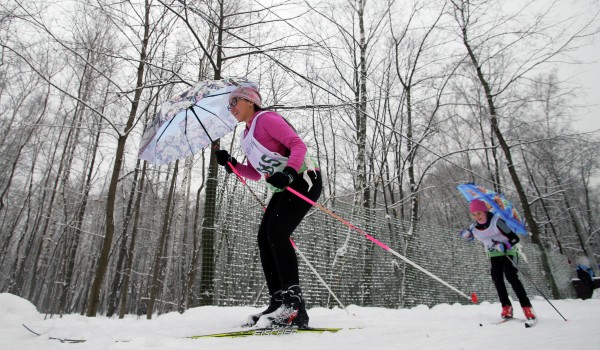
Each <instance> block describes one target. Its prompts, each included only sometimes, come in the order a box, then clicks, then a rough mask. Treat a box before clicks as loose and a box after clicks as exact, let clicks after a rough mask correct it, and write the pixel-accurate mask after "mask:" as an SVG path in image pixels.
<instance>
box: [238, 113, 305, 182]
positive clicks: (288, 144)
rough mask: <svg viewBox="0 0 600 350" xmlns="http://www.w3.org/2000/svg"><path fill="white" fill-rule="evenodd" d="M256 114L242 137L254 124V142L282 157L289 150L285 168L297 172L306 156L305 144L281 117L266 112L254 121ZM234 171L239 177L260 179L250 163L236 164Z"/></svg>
mask: <svg viewBox="0 0 600 350" xmlns="http://www.w3.org/2000/svg"><path fill="white" fill-rule="evenodd" d="M258 113H260V111H259V112H256V113H255V114H254V116H253V117H252V120H251V121H250V123H249V124H247V126H246V130H244V136H246V135H248V131H249V130H250V126H251V125H252V123H254V122H256V123H257V124H256V126H255V127H254V138H255V139H256V141H258V142H259V143H260V144H261V145H263V146H264V147H265V148H267V149H268V150H269V151H271V152H277V153H279V154H281V155H284V156H286V155H287V154H286V153H287V150H289V155H287V157H288V158H289V160H288V163H287V166H289V167H291V168H293V169H294V170H296V171H299V170H300V168H301V167H302V163H303V162H304V157H305V156H306V144H304V142H303V141H302V139H301V138H300V136H298V134H297V133H296V132H295V131H294V129H292V127H291V126H290V125H289V124H288V123H287V122H286V121H285V120H284V119H283V117H282V116H280V115H279V114H277V113H276V112H272V111H267V112H265V113H263V114H262V115H261V116H260V118H258V119H256V115H257V114H258ZM235 169H236V170H237V171H238V172H239V173H240V175H242V176H243V177H246V178H249V179H251V180H259V179H260V178H261V174H260V173H259V172H258V171H256V169H254V167H253V166H252V164H251V163H250V161H248V165H245V164H241V163H237V165H236V166H235Z"/></svg>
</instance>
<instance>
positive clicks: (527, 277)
mask: <svg viewBox="0 0 600 350" xmlns="http://www.w3.org/2000/svg"><path fill="white" fill-rule="evenodd" d="M506 257H507V258H508V260H510V262H511V263H512V265H513V266H514V267H515V269H517V271H519V272H521V273H522V274H523V276H525V278H526V279H527V280H528V281H529V283H531V285H532V286H533V287H534V288H535V289H536V290H537V291H538V292H539V293H540V294H541V295H542V297H543V298H544V299H546V301H547V302H548V304H550V306H552V308H553V309H554V310H555V311H556V312H557V313H558V314H559V315H560V317H562V319H563V320H565V322H566V321H567V319H566V318H565V316H563V315H562V314H561V313H560V311H558V309H557V308H556V307H555V306H554V305H553V304H552V303H551V302H550V300H548V298H546V296H545V295H544V292H542V291H541V290H540V289H539V288H538V287H537V286H536V285H535V283H533V280H532V279H531V277H529V275H528V274H527V273H525V272H524V271H523V270H521V269H520V268H519V267H518V266H517V264H515V262H514V261H513V259H511V258H510V257H508V256H506Z"/></svg>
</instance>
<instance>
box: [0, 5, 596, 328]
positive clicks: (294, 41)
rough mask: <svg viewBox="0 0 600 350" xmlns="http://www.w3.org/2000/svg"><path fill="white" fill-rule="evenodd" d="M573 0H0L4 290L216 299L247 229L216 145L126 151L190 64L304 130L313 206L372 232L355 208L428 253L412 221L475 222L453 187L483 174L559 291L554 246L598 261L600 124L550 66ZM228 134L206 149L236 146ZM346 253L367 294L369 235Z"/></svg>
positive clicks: (408, 246)
mask: <svg viewBox="0 0 600 350" xmlns="http://www.w3.org/2000/svg"><path fill="white" fill-rule="evenodd" d="M568 7H569V3H568V1H556V2H551V3H548V2H545V1H531V2H528V3H527V4H520V3H518V2H516V1H515V2H514V3H513V2H504V1H502V2H500V1H489V0H477V1H468V0H462V1H460V0H448V1H431V2H429V1H418V0H412V1H371V2H367V1H366V0H345V1H342V0H339V1H335V0H332V1H307V2H302V3H296V2H293V1H278V2H275V3H271V2H269V3H266V2H264V3H263V2H259V1H229V0H221V1H193V2H187V1H172V0H170V1H162V0H159V1H156V0H152V1H151V0H145V1H129V2H123V3H114V2H106V1H103V0H96V1H92V2H88V1H71V2H53V1H30V2H22V1H11V2H8V3H3V4H0V19H1V20H0V49H1V52H2V54H1V56H0V125H1V126H2V127H1V128H0V160H1V164H2V166H1V167H0V244H1V245H0V272H1V273H0V276H1V277H0V291H2V292H10V293H14V294H16V295H20V296H23V297H26V298H27V299H29V300H30V301H32V302H33V303H34V304H35V305H37V306H38V307H39V308H40V310H43V311H46V312H49V313H56V314H62V313H73V312H77V313H84V314H87V315H88V316H94V315H96V314H97V313H102V314H107V315H109V316H110V315H113V314H117V313H118V314H119V315H120V316H121V317H123V315H124V314H126V313H131V312H137V313H140V314H141V313H145V314H147V315H148V317H152V311H159V312H160V311H164V310H169V309H175V310H179V311H180V312H183V311H184V310H185V309H187V308H189V307H191V306H196V305H211V304H214V303H215V302H216V300H217V297H218V296H217V295H215V286H214V285H213V283H214V282H215V278H216V277H215V276H216V275H215V271H216V270H217V269H219V268H222V267H223V266H224V265H223V264H216V263H215V262H216V260H217V254H219V251H220V248H221V247H222V245H223V244H225V243H224V242H225V240H228V239H237V240H241V241H243V240H246V241H253V239H254V237H252V238H251V239H248V236H244V235H236V236H229V235H227V232H229V231H228V230H235V227H232V226H233V225H235V223H234V222H227V221H226V220H223V219H222V218H221V214H222V213H221V212H220V210H224V208H227V210H231V209H230V208H231V205H227V204H228V202H231V201H234V197H235V191H239V192H242V191H244V188H242V187H240V186H238V187H236V184H235V182H234V183H230V187H231V186H233V187H232V188H228V190H227V191H224V190H223V188H222V187H220V185H222V182H223V180H224V177H225V175H224V173H219V172H218V169H217V165H216V161H215V159H214V154H213V153H212V152H211V150H210V149H206V150H205V151H204V152H203V153H201V154H198V155H196V156H194V157H190V158H188V159H182V160H179V161H178V162H176V163H173V164H170V165H165V166H161V167H156V166H153V165H152V164H148V163H146V162H144V161H139V160H137V150H138V147H139V141H140V135H141V132H142V130H143V128H144V125H145V123H147V122H148V121H149V120H150V119H151V117H152V116H153V115H154V114H155V113H156V111H157V108H158V106H159V105H160V103H161V102H162V101H164V100H167V99H168V98H170V97H171V96H172V95H173V94H174V93H177V92H179V91H181V90H182V89H184V88H185V87H187V86H189V85H191V84H193V83H194V82H196V81H198V80H203V79H220V78H222V77H225V76H246V77H249V78H251V79H252V80H254V81H257V82H259V83H260V87H261V91H262V92H263V99H264V102H265V105H267V106H271V109H273V110H277V111H278V112H279V113H281V114H282V115H284V116H285V117H286V118H287V119H289V120H290V121H291V123H292V124H293V125H294V126H295V127H296V129H297V130H298V133H299V135H301V137H302V138H303V139H304V140H305V142H306V143H307V144H308V146H309V147H312V149H311V151H312V154H313V155H314V156H315V157H317V158H318V159H319V164H320V168H321V171H322V174H323V178H324V189H323V195H322V197H321V202H322V203H323V204H324V205H326V206H327V207H329V208H332V209H336V208H337V209H338V210H340V212H343V213H344V214H345V215H348V216H349V217H358V216H360V215H362V216H361V217H366V218H367V219H365V221H364V225H365V226H366V227H367V228H369V225H371V227H379V226H378V225H380V224H381V222H377V223H373V222H369V215H367V214H368V213H382V214H383V217H385V218H386V219H387V220H389V221H388V222H387V223H386V224H387V226H388V228H389V229H388V233H386V235H387V234H389V244H390V246H392V247H393V248H394V249H398V250H400V251H402V252H403V253H404V254H406V255H407V256H409V257H417V256H418V257H428V256H430V255H432V254H435V252H431V251H427V250H423V249H422V248H423V247H422V246H421V245H419V244H417V243H416V242H418V241H420V240H419V237H418V234H419V232H422V231H421V230H420V229H417V228H418V227H427V226H428V225H430V226H432V227H433V226H435V227H443V228H447V229H448V232H452V231H458V228H460V227H461V225H464V223H465V222H466V221H467V220H468V218H467V215H468V213H467V211H466V210H465V209H464V204H465V203H464V200H463V199H462V198H461V196H460V194H459V193H458V192H457V191H456V189H455V187H456V185H458V184H460V183H463V182H476V183H479V184H482V185H485V186H487V187H489V188H493V189H495V190H496V191H499V192H503V193H505V194H506V195H507V197H509V198H511V199H512V201H513V203H514V204H516V205H517V206H518V208H519V210H520V211H521V212H522V213H523V214H524V217H525V219H526V223H527V227H528V229H529V231H530V233H531V243H533V244H535V246H536V247H537V249H538V250H539V252H540V256H541V257H540V259H539V261H540V264H539V272H541V271H544V273H543V274H542V275H544V276H546V278H547V279H548V284H549V286H550V290H551V291H552V294H553V295H552V296H553V297H555V298H559V297H561V287H560V286H558V285H557V284H556V283H555V281H554V280H553V277H552V268H551V266H552V262H551V261H550V260H551V258H550V257H549V256H550V255H554V254H559V255H562V256H564V257H566V258H568V259H570V260H572V261H574V260H575V259H577V258H580V257H585V258H586V259H587V261H588V262H589V263H590V266H593V267H595V268H596V269H597V266H598V263H597V259H598V256H599V254H600V238H599V236H600V234H599V233H598V231H599V229H600V220H599V219H598V213H599V205H600V201H599V199H598V198H599V196H598V192H599V188H598V170H599V166H600V164H599V158H598V157H597V152H596V150H597V149H598V146H599V142H600V139H599V137H598V133H597V132H592V130H590V132H585V131H581V130H576V129H574V128H573V125H572V121H573V120H574V119H576V118H577V116H578V115H579V114H580V113H581V111H580V108H581V106H577V105H576V104H575V103H574V102H573V101H574V99H575V96H576V95H578V94H581V93H582V91H580V90H579V89H577V87H576V86H575V85H572V84H570V83H569V82H568V81H563V80H561V78H559V77H560V76H561V75H560V66H559V64H558V63H560V62H570V63H576V62H577V61H576V60H575V59H574V58H573V57H571V56H570V55H571V54H572V52H573V50H575V49H576V48H578V47H581V46H584V45H587V44H590V43H591V42H592V40H595V39H597V34H598V29H599V22H598V9H599V8H598V5H597V4H593V2H591V1H590V4H589V8H590V9H592V10H589V11H585V12H582V13H575V14H573V15H572V16H568V15H566V14H565V9H566V8H568ZM574 86H575V87H574ZM238 133H239V130H236V131H235V132H234V133H231V135H229V136H228V137H226V138H223V139H221V140H220V145H221V148H222V149H227V150H229V152H230V153H232V154H233V155H234V156H238V157H240V156H241V154H239V153H237V154H236V152H239V151H236V150H237V149H238V147H233V146H235V145H234V144H235V143H237V142H238V140H237V135H238ZM257 210H258V209H257ZM257 215H258V214H257ZM309 215H310V214H309ZM375 218H377V220H381V217H380V216H378V215H372V216H371V219H370V220H375ZM398 222H402V225H398V224H397V223H398ZM316 225H318V224H316ZM322 225H323V227H325V226H327V225H326V222H325V221H323V222H322ZM323 230H325V229H323ZM252 232H253V231H252V230H249V232H246V234H247V235H253V233H252ZM315 234H319V233H318V232H316V233H315ZM374 234H375V235H377V232H374ZM448 234H449V235H450V233H448ZM448 239H451V238H450V237H449V238H448ZM333 243H336V242H333ZM337 244H340V245H342V246H343V238H340V241H339V242H337ZM247 249H248V250H253V249H255V247H254V246H252V244H251V243H248V244H247ZM332 249H336V248H335V247H333V248H332ZM356 254H361V256H363V260H364V261H365V264H364V268H363V270H362V271H360V272H359V271H357V274H358V273H360V275H361V276H366V277H364V278H363V277H361V280H362V281H363V282H364V288H365V291H368V292H365V295H370V293H371V292H370V291H369V290H370V288H372V286H371V283H369V278H368V276H370V275H371V274H372V273H374V270H375V265H374V264H375V260H376V259H374V258H373V254H374V253H373V250H372V249H371V247H370V246H369V245H366V244H365V246H364V249H363V250H362V251H361V252H356ZM336 256H337V257H339V255H336ZM228 259H229V260H228V261H227V264H225V266H228V264H229V265H231V266H236V264H239V263H241V262H240V261H236V259H235V256H229V258H228ZM246 263H248V262H246ZM249 263H252V262H249ZM365 271H366V272H365ZM397 274H398V275H397V278H399V279H401V276H405V271H404V270H403V267H398V270H397ZM596 275H600V274H599V273H596ZM334 277H335V276H333V277H332V278H334ZM253 288H254V289H252V290H256V291H257V293H258V292H259V291H260V286H253ZM399 288H400V287H399ZM424 288H426V287H425V286H424ZM399 294H401V293H400V292H399ZM155 302H156V303H157V304H159V305H160V307H158V308H156V309H158V310H155V308H154V306H153V305H155ZM364 302H365V303H366V304H368V303H369V301H368V299H366V300H365V301H364ZM148 308H150V309H149V310H148Z"/></svg>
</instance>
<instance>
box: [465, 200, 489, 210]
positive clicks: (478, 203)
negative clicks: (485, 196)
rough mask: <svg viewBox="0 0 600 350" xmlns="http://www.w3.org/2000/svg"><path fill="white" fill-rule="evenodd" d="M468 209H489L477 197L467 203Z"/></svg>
mask: <svg viewBox="0 0 600 350" xmlns="http://www.w3.org/2000/svg"><path fill="white" fill-rule="evenodd" d="M469 209H470V210H471V213H474V212H476V211H490V210H489V209H488V207H487V204H485V202H484V201H482V200H479V199H473V200H472V201H471V203H469Z"/></svg>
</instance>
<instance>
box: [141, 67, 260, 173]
mask: <svg viewBox="0 0 600 350" xmlns="http://www.w3.org/2000/svg"><path fill="white" fill-rule="evenodd" d="M248 85H252V86H256V84H254V83H253V82H251V81H249V80H246V79H243V78H226V79H221V80H205V81H201V82H199V83H197V84H196V85H194V86H193V87H192V88H191V89H188V90H186V91H184V92H182V93H180V94H178V95H176V96H174V97H173V98H171V99H170V100H168V101H166V102H164V103H163V104H162V105H161V106H160V108H159V111H158V113H156V115H155V116H154V118H153V119H152V121H151V122H150V123H149V124H148V125H147V126H146V128H145V129H144V133H143V135H142V141H141V145H140V150H139V153H138V157H139V158H140V159H144V160H147V161H149V162H152V163H154V164H155V165H162V164H167V163H170V162H172V161H174V160H176V159H181V158H185V157H187V156H190V155H193V154H195V153H196V152H198V151H200V150H202V149H204V147H206V146H208V145H210V144H211V143H212V142H213V140H215V139H218V138H221V137H223V136H225V135H226V134H228V133H229V132H231V131H233V128H234V127H235V125H236V124H237V120H236V119H235V118H234V117H233V116H232V115H231V113H230V112H229V110H228V109H227V105H228V101H229V93H231V92H232V91H233V90H235V89H236V88H237V87H238V86H248Z"/></svg>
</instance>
